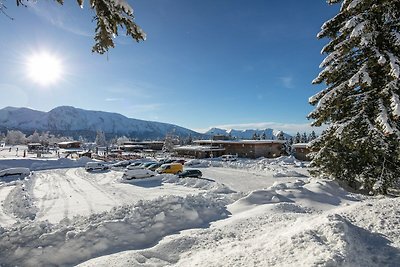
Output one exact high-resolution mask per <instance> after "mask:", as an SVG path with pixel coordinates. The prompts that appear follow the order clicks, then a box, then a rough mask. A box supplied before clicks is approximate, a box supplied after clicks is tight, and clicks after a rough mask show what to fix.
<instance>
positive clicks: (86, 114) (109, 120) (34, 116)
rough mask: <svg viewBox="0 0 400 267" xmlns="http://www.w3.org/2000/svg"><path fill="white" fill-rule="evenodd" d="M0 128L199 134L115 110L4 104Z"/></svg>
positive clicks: (74, 132)
mask: <svg viewBox="0 0 400 267" xmlns="http://www.w3.org/2000/svg"><path fill="white" fill-rule="evenodd" d="M0 129H1V130H6V129H13V130H21V131H24V132H33V131H35V130H37V131H49V132H50V133H54V134H62V135H69V136H74V137H77V136H79V135H81V136H85V137H93V136H95V134H96V132H97V131H98V130H101V131H104V132H105V134H106V135H108V136H122V135H125V136H129V137H134V138H147V139H156V138H164V137H165V135H166V134H168V133H173V134H175V135H178V136H189V135H192V136H193V137H196V136H200V135H201V134H199V133H197V132H194V131H192V130H189V129H186V128H183V127H180V126H177V125H173V124H168V123H161V122H154V121H144V120H138V119H131V118H127V117H125V116H123V115H121V114H118V113H110V112H103V111H91V110H84V109H79V108H74V107H70V106H61V107H56V108H54V109H52V110H50V111H49V112H42V111H37V110H32V109H29V108H15V107H6V108H3V109H0Z"/></svg>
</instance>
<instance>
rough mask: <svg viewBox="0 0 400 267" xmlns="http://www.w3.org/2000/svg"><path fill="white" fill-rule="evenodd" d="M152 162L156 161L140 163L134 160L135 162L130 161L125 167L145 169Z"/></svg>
mask: <svg viewBox="0 0 400 267" xmlns="http://www.w3.org/2000/svg"><path fill="white" fill-rule="evenodd" d="M154 163H157V162H155V161H148V162H140V163H139V162H135V163H132V164H131V165H129V166H128V167H127V169H129V170H134V169H146V168H147V167H148V166H150V165H152V164H154Z"/></svg>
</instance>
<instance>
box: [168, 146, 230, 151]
mask: <svg viewBox="0 0 400 267" xmlns="http://www.w3.org/2000/svg"><path fill="white" fill-rule="evenodd" d="M174 150H191V151H225V148H220V147H211V146H178V147H175V148H174Z"/></svg>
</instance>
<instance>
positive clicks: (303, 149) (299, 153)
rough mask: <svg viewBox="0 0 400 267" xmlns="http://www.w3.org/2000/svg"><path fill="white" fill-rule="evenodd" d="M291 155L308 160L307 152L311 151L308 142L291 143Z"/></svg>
mask: <svg viewBox="0 0 400 267" xmlns="http://www.w3.org/2000/svg"><path fill="white" fill-rule="evenodd" d="M292 151H293V156H294V157H295V158H296V159H298V160H306V161H310V160H311V159H310V157H309V156H308V153H310V152H311V150H310V148H309V144H308V143H297V144H293V145H292Z"/></svg>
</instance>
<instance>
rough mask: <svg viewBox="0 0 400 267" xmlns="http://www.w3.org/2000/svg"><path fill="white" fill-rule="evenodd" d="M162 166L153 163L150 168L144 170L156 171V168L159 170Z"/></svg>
mask: <svg viewBox="0 0 400 267" xmlns="http://www.w3.org/2000/svg"><path fill="white" fill-rule="evenodd" d="M161 165H162V163H159V162H157V163H153V164H151V165H150V166H148V167H147V168H146V169H148V170H151V171H156V170H157V168H159V167H160V166H161Z"/></svg>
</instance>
